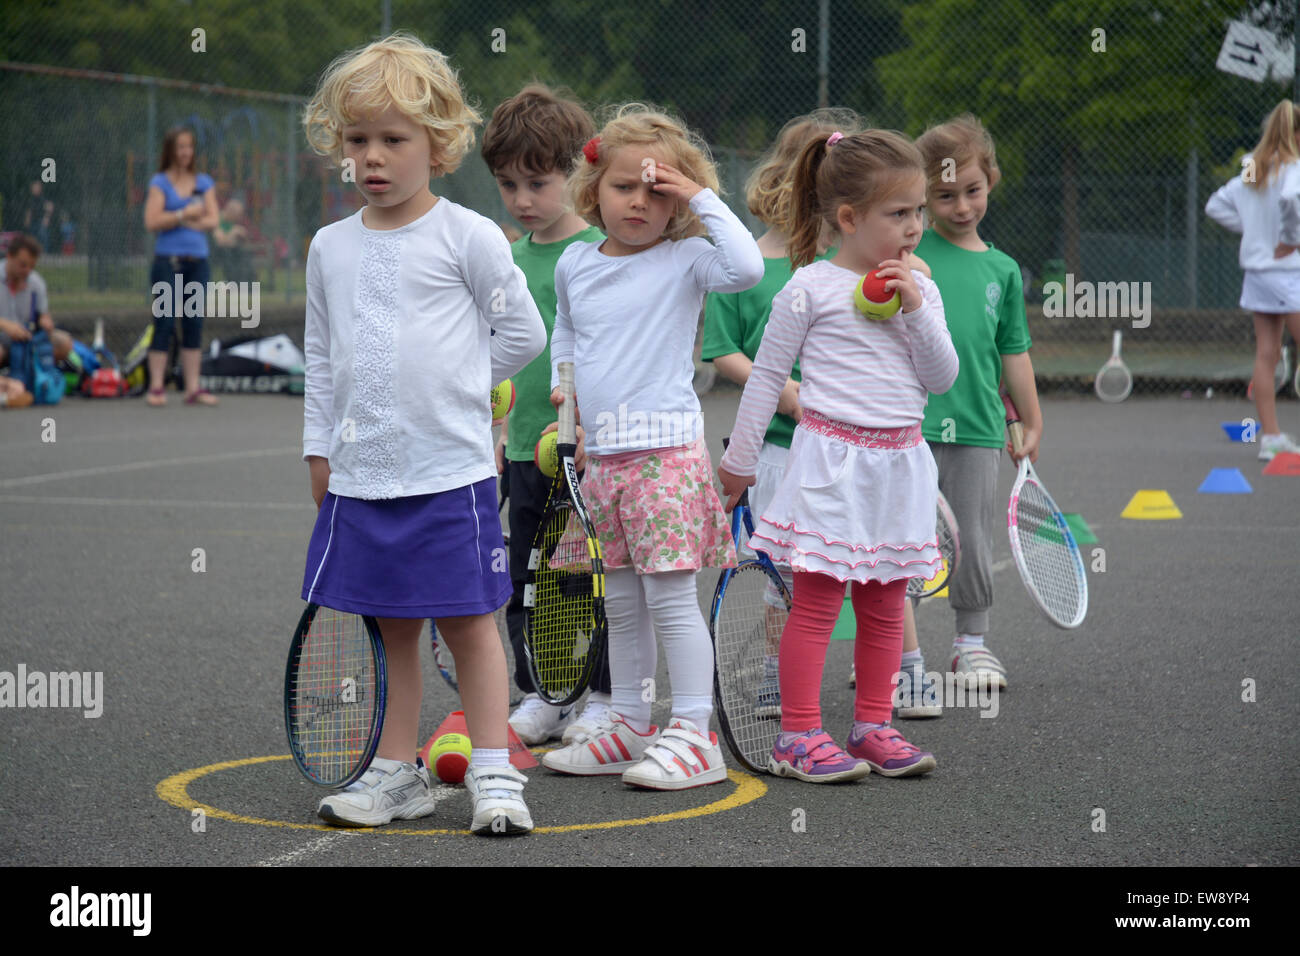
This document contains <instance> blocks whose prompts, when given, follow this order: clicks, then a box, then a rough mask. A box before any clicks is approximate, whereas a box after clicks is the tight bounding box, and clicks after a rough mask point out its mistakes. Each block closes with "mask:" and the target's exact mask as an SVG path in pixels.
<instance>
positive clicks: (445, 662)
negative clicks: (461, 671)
mask: <svg viewBox="0 0 1300 956" xmlns="http://www.w3.org/2000/svg"><path fill="white" fill-rule="evenodd" d="M427 626H428V628H429V648H430V650H432V651H433V663H434V666H435V667H437V668H438V673H439V674H441V675H442V679H443V680H444V681H446V682H447V686H448V687H450V688H451V689H452V690H454V691H456V692H457V693H459V692H460V686H459V685H458V684H457V683H456V658H455V657H453V656H452V653H451V649H450V648H449V647H447V643H446V641H444V640H443V639H442V634H440V633H439V632H438V624H437V622H436V621H434V620H432V619H430V620H429V622H428V625H427Z"/></svg>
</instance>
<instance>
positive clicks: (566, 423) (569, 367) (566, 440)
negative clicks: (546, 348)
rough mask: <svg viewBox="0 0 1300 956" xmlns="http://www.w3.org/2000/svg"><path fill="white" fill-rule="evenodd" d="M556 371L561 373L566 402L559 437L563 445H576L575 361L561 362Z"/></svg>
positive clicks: (562, 408)
mask: <svg viewBox="0 0 1300 956" xmlns="http://www.w3.org/2000/svg"><path fill="white" fill-rule="evenodd" d="M556 371H558V372H559V375H560V394H561V395H563V396H564V403H563V404H562V405H560V428H559V435H558V436H557V438H558V441H559V444H561V445H576V444H577V443H578V424H577V419H576V416H575V414H574V407H575V404H576V400H575V398H574V392H575V389H574V387H573V363H572V362H561V363H559V365H558V366H557V367H556Z"/></svg>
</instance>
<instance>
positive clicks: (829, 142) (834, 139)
mask: <svg viewBox="0 0 1300 956" xmlns="http://www.w3.org/2000/svg"><path fill="white" fill-rule="evenodd" d="M843 138H844V134H843V133H841V132H840V131H839V130H836V131H835V132H833V133H831V135H830V136H828V137H826V148H827V149H830V148H831V147H832V146H834V145H835V144H836V143H838V142H839V141H840V140H842V139H843Z"/></svg>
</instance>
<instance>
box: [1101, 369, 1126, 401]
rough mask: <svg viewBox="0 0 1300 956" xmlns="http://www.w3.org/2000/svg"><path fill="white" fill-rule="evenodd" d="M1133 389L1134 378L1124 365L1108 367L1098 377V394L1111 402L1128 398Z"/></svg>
mask: <svg viewBox="0 0 1300 956" xmlns="http://www.w3.org/2000/svg"><path fill="white" fill-rule="evenodd" d="M1132 388H1133V376H1132V375H1131V374H1129V371H1128V369H1126V368H1124V366H1122V365H1107V366H1106V367H1105V368H1103V369H1102V370H1101V372H1100V373H1099V374H1098V376H1097V392H1098V394H1099V395H1101V397H1103V398H1107V399H1110V400H1111V401H1119V400H1120V399H1123V398H1127V397H1128V394H1129V392H1130V391H1131V390H1132Z"/></svg>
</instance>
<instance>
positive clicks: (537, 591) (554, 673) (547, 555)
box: [530, 508, 596, 695]
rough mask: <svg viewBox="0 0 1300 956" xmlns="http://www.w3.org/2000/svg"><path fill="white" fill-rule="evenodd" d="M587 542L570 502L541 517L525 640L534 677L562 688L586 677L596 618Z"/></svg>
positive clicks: (553, 688) (550, 687) (561, 690)
mask: <svg viewBox="0 0 1300 956" xmlns="http://www.w3.org/2000/svg"><path fill="white" fill-rule="evenodd" d="M592 578H593V573H592V555H591V546H590V545H589V544H588V538H587V535H586V532H585V529H584V527H583V524H582V522H581V521H580V520H578V517H577V515H576V514H574V512H573V510H572V509H571V508H562V509H560V510H558V511H556V512H554V513H553V514H551V515H549V516H548V518H547V519H546V527H545V533H544V536H543V538H542V551H541V554H539V555H538V562H537V569H536V571H535V572H534V577H533V607H534V613H533V615H532V620H531V639H530V644H531V648H532V655H533V667H534V669H535V671H536V677H537V679H538V681H539V682H540V683H541V684H542V685H543V689H545V690H546V691H547V692H548V693H550V694H552V695H559V694H566V693H568V691H569V690H571V689H572V688H573V687H575V686H577V685H578V683H579V682H581V681H583V680H584V679H585V677H586V674H587V670H588V651H589V650H590V649H591V646H592V643H593V640H594V637H595V631H596V619H595V612H594V604H595V601H594V596H593V587H592Z"/></svg>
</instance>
